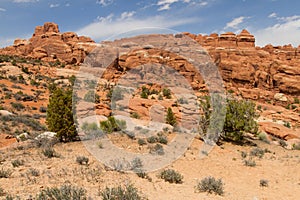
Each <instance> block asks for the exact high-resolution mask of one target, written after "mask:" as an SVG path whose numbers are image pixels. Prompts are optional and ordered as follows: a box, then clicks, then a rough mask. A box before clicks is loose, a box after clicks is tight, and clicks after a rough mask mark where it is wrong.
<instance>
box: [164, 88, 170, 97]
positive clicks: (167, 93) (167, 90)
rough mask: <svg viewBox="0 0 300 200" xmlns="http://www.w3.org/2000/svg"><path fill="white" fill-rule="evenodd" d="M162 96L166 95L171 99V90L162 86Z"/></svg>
mask: <svg viewBox="0 0 300 200" xmlns="http://www.w3.org/2000/svg"><path fill="white" fill-rule="evenodd" d="M163 96H164V97H166V98H167V99H171V90H170V89H167V88H164V89H163Z"/></svg>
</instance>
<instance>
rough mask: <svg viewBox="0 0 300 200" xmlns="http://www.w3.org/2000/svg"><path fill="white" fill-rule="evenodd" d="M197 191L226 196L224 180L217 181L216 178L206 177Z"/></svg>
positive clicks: (199, 184) (197, 187)
mask: <svg viewBox="0 0 300 200" xmlns="http://www.w3.org/2000/svg"><path fill="white" fill-rule="evenodd" d="M196 190H197V191H199V192H208V193H210V194H212V193H215V194H217V195H223V194H224V183H223V182H222V179H219V180H217V179H215V178H214V177H211V176H209V177H206V178H204V179H202V180H201V181H200V182H199V183H198V184H197V185H196Z"/></svg>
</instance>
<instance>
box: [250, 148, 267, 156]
mask: <svg viewBox="0 0 300 200" xmlns="http://www.w3.org/2000/svg"><path fill="white" fill-rule="evenodd" d="M264 154H265V151H264V150H263V149H261V148H254V149H252V150H251V152H250V155H251V156H256V157H259V158H262V157H263V156H264Z"/></svg>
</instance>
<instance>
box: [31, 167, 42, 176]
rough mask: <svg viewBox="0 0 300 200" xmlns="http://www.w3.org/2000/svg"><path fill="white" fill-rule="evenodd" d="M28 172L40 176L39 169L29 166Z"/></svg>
mask: <svg viewBox="0 0 300 200" xmlns="http://www.w3.org/2000/svg"><path fill="white" fill-rule="evenodd" d="M28 174H30V175H32V176H35V177H37V176H40V171H39V170H38V169H34V168H30V169H29V170H28Z"/></svg>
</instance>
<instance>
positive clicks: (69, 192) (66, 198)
mask: <svg viewBox="0 0 300 200" xmlns="http://www.w3.org/2000/svg"><path fill="white" fill-rule="evenodd" d="M36 199H37V200H48V199H53V200H71V199H72V200H86V199H87V195H86V190H85V189H83V188H81V187H76V186H72V185H63V186H61V187H60V188H57V187H52V188H46V189H44V190H42V191H41V192H40V193H39V194H38V195H37V197H36Z"/></svg>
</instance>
